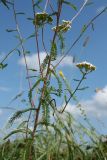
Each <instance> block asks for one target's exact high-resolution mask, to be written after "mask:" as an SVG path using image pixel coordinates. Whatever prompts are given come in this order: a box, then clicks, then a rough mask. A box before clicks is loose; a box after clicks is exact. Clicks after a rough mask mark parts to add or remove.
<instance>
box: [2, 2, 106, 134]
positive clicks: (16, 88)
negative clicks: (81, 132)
mask: <svg viewBox="0 0 107 160" xmlns="http://www.w3.org/2000/svg"><path fill="white" fill-rule="evenodd" d="M44 2H45V1H44ZM93 2H94V4H92V5H90V6H87V7H85V8H84V10H83V11H82V12H81V14H80V15H79V16H78V17H77V18H76V19H75V21H74V22H73V24H72V28H71V30H70V31H68V33H67V34H65V37H66V39H65V42H66V49H65V51H66V50H67V49H68V48H69V47H70V46H71V44H72V43H73V41H74V40H75V39H76V38H77V37H78V35H79V33H80V31H81V29H82V27H83V25H84V24H87V23H88V22H89V20H91V18H92V17H94V16H95V15H96V14H98V13H99V12H100V11H101V10H102V9H103V8H104V7H106V6H107V0H102V1H101V0H93ZM24 3H26V5H25V4H24ZM72 3H74V4H75V5H76V6H77V8H78V10H79V8H80V7H81V5H82V4H83V0H80V1H78V0H75V1H74V0H73V1H72ZM42 6H44V4H43V5H42ZM53 6H54V8H55V7H56V6H55V5H54V4H53ZM16 10H17V11H20V12H25V13H26V14H25V15H23V16H19V18H18V20H19V24H20V28H21V32H22V34H23V37H24V38H25V37H28V36H29V35H30V34H32V33H33V32H34V26H33V24H32V22H31V21H29V20H26V18H27V17H32V16H33V13H32V6H31V1H26V2H25V1H21V0H18V1H16ZM48 10H49V7H47V11H48ZM75 14H76V11H74V10H73V9H71V8H69V9H68V8H67V7H66V6H64V8H63V10H62V17H61V19H62V20H63V19H64V20H70V19H72V17H73V16H74V15H75ZM94 26H95V30H94V31H92V29H91V28H89V29H88V30H87V31H86V33H84V35H83V37H82V38H81V40H80V41H79V42H78V43H77V44H76V45H75V47H74V48H73V49H72V50H71V52H70V53H69V55H68V56H67V57H66V58H65V59H64V60H63V61H62V63H61V64H60V66H59V67H58V70H60V69H61V70H62V71H63V73H64V75H65V76H66V77H67V78H68V79H69V82H72V79H73V78H77V77H79V76H80V75H79V72H78V71H77V69H76V68H75V67H74V66H73V64H72V56H73V55H75V57H76V60H77V61H78V62H81V61H85V60H86V61H89V62H90V63H92V64H94V65H95V66H96V68H97V69H96V71H95V72H93V73H91V74H90V75H88V78H87V81H86V82H85V84H86V85H88V86H89V89H88V90H86V91H84V92H79V93H77V96H78V98H79V100H80V102H81V103H82V104H83V105H84V106H86V107H85V108H84V109H85V110H86V112H87V114H88V116H89V117H90V119H91V121H92V122H93V124H94V125H95V127H96V128H98V129H99V128H100V131H101V133H105V134H106V132H107V129H105V127H103V126H101V125H100V124H99V121H101V122H103V123H104V125H105V126H106V116H107V98H106V97H107V76H106V72H107V62H106V61H107V44H106V43H107V31H106V30H107V12H105V13H104V14H102V15H101V16H100V17H99V18H98V19H97V20H96V21H95V22H94ZM51 27H52V26H48V27H47V29H45V34H44V39H45V45H46V48H47V50H48V51H49V44H50V39H51V37H52V34H51V33H52V32H51ZM7 28H8V29H11V28H15V23H14V17H13V13H12V10H8V9H7V8H5V7H4V6H2V5H1V4H0V35H1V36H0V62H1V61H2V59H3V58H4V57H5V55H6V54H8V53H9V51H11V50H12V49H13V48H14V47H15V46H16V45H17V44H18V40H17V39H16V38H15V35H16V33H7V32H6V29H7ZM86 37H89V42H88V44H87V45H86V47H83V43H84V40H85V38H86ZM24 46H25V48H26V50H29V51H30V52H31V54H30V55H28V56H27V61H28V64H29V67H32V66H33V67H36V68H38V66H37V54H36V52H37V50H36V47H35V39H32V40H29V41H28V42H26V43H25V44H24ZM40 52H41V59H43V58H44V57H45V53H44V50H43V47H42V45H41V43H40ZM60 56H61V55H60V53H59V57H58V59H60V58H61V57H60ZM5 63H8V66H7V67H6V68H5V69H4V70H0V107H1V108H2V107H6V106H8V104H9V102H10V101H11V100H12V98H13V97H15V95H17V94H18V93H19V92H21V91H23V90H24V91H25V92H24V93H25V94H24V97H27V95H26V91H27V90H28V83H27V81H26V78H25V77H26V75H25V67H24V62H23V58H22V57H21V56H20V57H19V55H18V53H17V52H13V54H12V55H11V56H10V57H9V58H8V59H7V60H6V61H5ZM72 85H74V84H72ZM96 88H101V90H100V91H98V92H97V93H96V92H95V89H96ZM9 106H11V107H14V108H15V109H16V110H18V109H20V108H21V109H23V108H22V107H25V106H23V104H21V103H20V99H19V100H17V101H15V102H13V103H12V104H11V105H9ZM87 106H88V107H87ZM68 110H69V111H70V112H72V113H73V114H74V115H75V116H77V117H78V116H79V111H78V110H77V109H76V110H75V106H73V104H72V102H71V103H70V104H69V106H68ZM13 112H14V111H13V110H4V109H0V128H2V127H3V126H4V124H5V123H6V121H7V120H8V118H9V117H10V115H11V114H12V113H13ZM98 120H99V121H98ZM98 124H99V126H98ZM106 127H107V126H106Z"/></svg>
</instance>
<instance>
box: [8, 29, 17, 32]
mask: <svg viewBox="0 0 107 160" xmlns="http://www.w3.org/2000/svg"><path fill="white" fill-rule="evenodd" d="M16 31H17V30H16V29H6V32H16Z"/></svg>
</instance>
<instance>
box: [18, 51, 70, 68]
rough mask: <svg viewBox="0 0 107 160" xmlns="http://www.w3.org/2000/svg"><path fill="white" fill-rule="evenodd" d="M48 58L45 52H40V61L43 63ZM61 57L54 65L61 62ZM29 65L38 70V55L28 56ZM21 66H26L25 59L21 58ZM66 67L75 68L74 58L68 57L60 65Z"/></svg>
mask: <svg viewBox="0 0 107 160" xmlns="http://www.w3.org/2000/svg"><path fill="white" fill-rule="evenodd" d="M45 57H46V53H45V52H40V61H41V63H42V62H43V60H44V58H45ZM61 58H62V57H61V56H58V57H57V60H56V61H55V62H54V63H53V64H57V63H58V62H59V60H60V59H61ZM26 60H27V64H28V67H29V68H33V69H38V68H39V63H38V55H37V54H32V55H30V56H26ZM18 63H19V64H20V65H22V66H25V62H24V58H21V59H20V60H19V62H18ZM64 66H73V57H72V56H66V57H65V58H64V59H63V61H62V62H61V63H60V67H64Z"/></svg>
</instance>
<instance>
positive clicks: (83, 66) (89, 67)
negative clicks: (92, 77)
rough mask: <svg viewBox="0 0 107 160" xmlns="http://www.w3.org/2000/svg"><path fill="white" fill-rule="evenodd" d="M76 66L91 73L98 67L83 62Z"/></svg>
mask: <svg viewBox="0 0 107 160" xmlns="http://www.w3.org/2000/svg"><path fill="white" fill-rule="evenodd" d="M76 66H77V67H78V68H79V69H80V70H85V71H86V72H88V71H89V72H91V71H94V70H96V67H95V66H94V65H93V64H91V63H89V62H86V61H84V62H81V63H77V64H76Z"/></svg>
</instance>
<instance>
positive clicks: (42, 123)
mask: <svg viewBox="0 0 107 160" xmlns="http://www.w3.org/2000/svg"><path fill="white" fill-rule="evenodd" d="M43 2H44V1H43V0H38V1H36V2H35V1H34V0H32V1H31V3H32V11H33V13H34V17H33V18H27V20H28V19H29V20H30V22H29V23H32V25H33V27H34V30H35V33H33V34H31V35H29V36H28V37H27V38H23V37H22V35H21V31H20V26H19V22H18V18H17V17H18V16H19V15H21V16H22V15H23V14H25V13H23V12H16V7H17V6H16V5H15V1H14V0H12V1H5V0H1V3H0V5H3V6H4V7H6V8H8V9H10V10H12V11H13V14H14V21H15V24H16V28H14V29H7V30H6V31H7V32H9V33H10V32H12V33H13V32H15V33H17V36H16V38H17V40H18V41H19V43H18V45H17V46H16V47H14V48H13V49H12V50H11V51H10V52H9V53H8V54H7V55H6V57H4V59H3V60H2V61H1V62H0V70H3V69H5V68H6V67H8V66H7V63H6V60H7V58H8V57H9V56H10V55H11V54H12V53H13V52H16V51H17V53H18V55H19V56H22V57H23V58H24V61H25V66H26V77H27V80H28V87H29V91H28V99H27V100H26V101H27V102H28V105H27V106H26V108H25V109H22V110H19V111H17V112H15V113H14V114H13V116H12V117H11V118H10V119H9V121H8V127H10V128H11V130H12V129H13V128H12V126H13V124H14V122H15V121H16V120H17V119H20V118H22V121H21V122H20V124H18V126H16V129H14V130H12V131H10V132H9V133H8V134H7V135H6V136H5V137H3V140H2V143H1V144H0V160H106V159H107V140H106V137H101V136H100V135H99V134H98V133H97V132H96V130H95V128H94V127H93V126H92V125H91V124H90V122H89V120H88V118H87V116H86V114H85V111H84V110H82V107H81V104H80V103H79V102H78V98H77V97H76V93H77V92H78V91H84V90H85V89H87V88H88V87H87V86H84V87H83V86H82V82H83V81H86V79H87V76H88V75H90V74H91V72H93V71H95V69H96V67H95V66H94V65H92V64H90V63H88V62H81V63H76V62H75V61H74V62H73V63H74V65H75V66H76V69H77V70H79V71H80V76H81V77H80V79H74V81H75V82H76V86H75V88H72V87H71V84H70V83H69V82H68V80H67V79H66V77H65V75H64V73H63V72H62V71H58V69H57V67H58V66H59V64H60V63H61V61H63V59H64V58H65V57H66V56H67V55H68V53H69V52H70V51H71V49H72V48H73V47H74V46H75V44H76V43H77V42H78V41H79V40H80V38H81V37H82V35H83V34H84V32H86V31H87V28H89V27H92V29H93V22H94V21H95V20H96V19H97V18H98V17H99V16H100V15H101V14H102V13H104V12H105V11H106V10H107V7H105V8H104V9H103V11H101V12H100V13H99V14H98V15H96V16H95V17H94V18H93V19H91V20H90V21H89V23H88V24H86V25H83V28H82V30H81V32H80V35H79V36H78V37H77V39H76V40H75V41H74V42H73V43H72V45H71V47H70V48H69V49H68V51H67V52H65V47H66V45H65V37H66V33H67V32H69V31H70V30H71V28H72V24H73V22H74V20H75V19H76V18H77V17H78V16H79V14H80V13H81V11H82V10H83V9H84V7H85V5H88V1H87V0H86V1H84V3H83V4H82V7H81V8H80V10H78V9H77V7H76V6H75V5H74V4H72V3H71V2H70V1H66V0H57V1H55V2H54V3H55V4H54V5H55V6H57V7H56V8H55V11H54V7H53V6H52V4H51V1H48V0H47V1H46V4H45V7H44V9H43V8H42V6H43ZM48 5H49V6H50V8H51V11H50V13H46V9H47V6H48ZM63 5H67V6H68V7H71V9H72V10H73V11H75V12H76V14H75V16H74V17H73V18H72V19H71V20H68V19H67V20H63V19H62V18H61V14H62V8H63ZM36 10H40V12H37V13H36ZM60 22H61V23H60ZM48 25H49V27H50V32H52V37H51V41H50V49H49V51H48V52H49V53H50V54H49V53H48V52H47V48H46V46H45V41H44V29H45V27H47V26H48ZM41 32H42V34H40V33H41ZM39 34H40V35H41V37H38V35H39ZM34 37H35V39H36V48H37V55H38V63H39V69H38V70H36V68H29V66H28V64H27V60H26V56H27V54H28V53H29V54H30V52H29V51H27V50H26V48H25V46H24V44H25V43H26V42H27V41H29V39H31V38H34ZM39 38H41V40H42V45H43V49H44V51H45V52H46V57H45V59H44V61H43V62H42V63H41V59H40V48H39V43H40V41H39ZM59 51H60V53H62V54H61V56H60V58H61V59H60V60H59V61H58V62H57V64H56V63H54V62H56V60H57V58H58V56H59V55H58V54H59ZM31 72H33V73H34V76H30V73H31ZM35 77H36V79H35ZM32 78H34V79H33V80H32ZM74 78H75V77H74ZM53 79H54V82H55V83H54V84H53ZM31 84H33V85H31ZM22 95H23V92H21V93H20V94H18V95H17V96H16V97H15V98H14V99H13V100H12V101H14V100H16V99H17V98H18V97H21V96H22ZM35 97H36V100H35ZM71 99H72V100H73V101H74V103H75V106H77V107H78V109H79V110H80V111H81V114H82V117H83V119H84V121H85V123H87V125H88V127H87V128H86V127H85V126H84V125H83V124H81V123H80V122H78V121H76V120H75V118H74V117H73V115H72V113H68V112H67V110H66V108H67V106H68V104H69V102H70V100H71ZM58 101H59V102H60V101H63V104H61V105H60V106H59V102H58ZM16 135H17V137H18V138H16V137H15V136H16ZM103 138H105V140H104V141H103Z"/></svg>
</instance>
